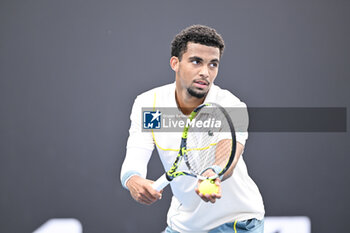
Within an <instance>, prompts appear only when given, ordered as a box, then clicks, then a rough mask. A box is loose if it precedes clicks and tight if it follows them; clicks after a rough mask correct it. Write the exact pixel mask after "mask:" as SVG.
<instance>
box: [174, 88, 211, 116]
mask: <svg viewBox="0 0 350 233" xmlns="http://www.w3.org/2000/svg"><path fill="white" fill-rule="evenodd" d="M175 99H176V103H177V106H178V108H179V109H180V110H181V112H182V113H183V114H185V115H189V114H190V113H191V112H192V111H193V110H194V109H195V108H196V107H198V106H199V105H201V104H202V103H203V102H204V99H205V97H203V98H200V99H198V98H196V97H193V96H191V95H190V94H189V93H187V90H186V92H183V93H181V92H180V91H178V90H177V89H176V90H175Z"/></svg>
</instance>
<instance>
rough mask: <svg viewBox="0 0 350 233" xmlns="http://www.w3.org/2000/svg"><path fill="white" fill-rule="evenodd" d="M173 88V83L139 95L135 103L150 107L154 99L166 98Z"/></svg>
mask: <svg viewBox="0 0 350 233" xmlns="http://www.w3.org/2000/svg"><path fill="white" fill-rule="evenodd" d="M174 88H175V84H174V83H170V84H166V85H163V86H160V87H155V88H153V89H151V90H148V91H146V92H143V93H141V94H139V95H138V96H137V97H136V99H135V102H139V103H140V104H142V105H149V106H152V104H153V102H154V101H155V99H156V98H157V99H159V98H164V97H166V96H167V95H169V93H170V92H171V90H173V89H174Z"/></svg>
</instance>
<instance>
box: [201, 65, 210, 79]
mask: <svg viewBox="0 0 350 233" xmlns="http://www.w3.org/2000/svg"><path fill="white" fill-rule="evenodd" d="M199 75H200V76H201V77H202V78H208V77H209V69H208V67H207V66H202V68H201V70H200V72H199Z"/></svg>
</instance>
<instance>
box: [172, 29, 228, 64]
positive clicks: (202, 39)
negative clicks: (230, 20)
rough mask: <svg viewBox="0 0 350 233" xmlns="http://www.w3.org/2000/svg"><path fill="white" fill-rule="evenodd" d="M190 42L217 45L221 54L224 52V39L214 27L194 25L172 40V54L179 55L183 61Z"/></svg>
mask: <svg viewBox="0 0 350 233" xmlns="http://www.w3.org/2000/svg"><path fill="white" fill-rule="evenodd" d="M188 42H193V43H198V44H202V45H207V46H213V47H217V48H219V50H220V56H221V55H222V54H223V52H224V47H225V43H224V40H223V39H222V37H221V35H220V34H218V33H217V32H216V30H215V29H214V28H210V27H208V26H205V25H192V26H189V27H187V28H185V29H183V30H182V31H181V32H180V33H179V34H177V35H176V36H175V38H174V39H173V41H172V42H171V56H175V57H178V58H179V60H180V61H181V58H182V55H183V54H184V53H185V52H186V51H187V43H188Z"/></svg>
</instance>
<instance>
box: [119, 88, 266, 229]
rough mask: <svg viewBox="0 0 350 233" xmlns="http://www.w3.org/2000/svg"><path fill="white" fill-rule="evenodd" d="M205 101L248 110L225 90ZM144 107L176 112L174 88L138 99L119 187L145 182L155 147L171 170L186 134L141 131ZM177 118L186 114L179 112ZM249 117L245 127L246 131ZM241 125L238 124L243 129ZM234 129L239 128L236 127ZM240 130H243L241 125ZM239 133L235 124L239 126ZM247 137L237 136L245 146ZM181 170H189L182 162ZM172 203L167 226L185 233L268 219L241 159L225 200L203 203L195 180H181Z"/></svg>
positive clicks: (177, 181) (212, 90)
mask: <svg viewBox="0 0 350 233" xmlns="http://www.w3.org/2000/svg"><path fill="white" fill-rule="evenodd" d="M205 102H213V103H218V104H220V105H221V106H223V107H237V108H246V105H245V104H244V103H243V102H241V101H240V100H239V99H238V98H237V97H235V96H234V95H233V94H232V93H230V92H229V91H227V90H223V89H221V88H219V87H218V86H215V85H214V84H213V85H212V87H211V88H210V91H209V93H208V95H207V96H206V99H205ZM143 107H148V108H150V107H153V108H155V109H156V108H162V107H173V108H174V109H176V108H177V104H176V100H175V83H172V84H168V85H165V86H161V87H158V88H154V89H152V90H150V91H147V92H145V93H143V94H141V95H139V96H138V97H137V98H136V100H135V102H134V105H133V108H132V113H131V115H130V119H131V126H130V130H129V133H130V135H129V138H128V142H127V152H126V157H125V160H124V163H123V166H122V169H121V176H120V177H121V182H122V185H123V186H124V187H125V188H126V186H125V184H126V182H127V181H128V179H129V178H130V177H131V176H133V175H140V176H141V177H144V178H146V175H147V164H148V161H149V159H150V157H151V154H152V151H153V149H154V146H156V148H157V151H158V154H159V157H160V159H161V162H162V164H163V167H164V169H165V171H167V170H169V169H170V167H171V166H172V164H173V162H174V160H175V158H176V156H177V153H178V149H179V146H180V141H181V135H182V132H171V133H170V132H157V131H154V132H153V133H152V132H143V131H142V128H143V125H142V108H143ZM178 113H179V114H182V113H181V112H180V110H179V112H178ZM247 119H248V116H246V118H245V120H244V119H243V122H241V123H242V124H243V125H246V127H247V123H248V121H247ZM239 123H240V122H238V123H237V124H239ZM234 124H236V123H235V122H234ZM240 127H242V126H240ZM235 128H236V125H235ZM247 138H248V133H247V132H246V131H242V130H240V131H239V132H236V140H237V142H240V143H241V144H242V145H245V142H246V139H247ZM178 170H187V169H186V165H185V164H184V163H180V166H179V169H178ZM170 185H171V189H172V192H173V198H172V201H171V205H170V208H169V211H168V217H167V223H168V225H169V226H170V227H171V228H172V229H174V230H176V231H179V232H182V233H187V232H188V233H189V232H191V233H194V232H195V233H204V232H208V231H209V230H210V229H212V228H215V227H217V226H219V225H221V224H224V223H226V222H232V221H234V220H238V221H242V220H246V219H251V218H256V219H259V220H261V219H262V218H263V217H264V205H263V201H262V197H261V194H260V192H259V190H258V188H257V186H256V184H255V183H254V181H253V180H252V179H251V178H250V177H249V175H248V172H247V168H246V165H245V162H244V160H243V157H242V156H241V157H240V159H239V161H238V163H237V165H236V167H235V169H234V173H233V175H232V176H231V177H230V178H228V179H226V180H225V181H223V182H222V184H221V188H222V198H221V199H218V200H217V201H216V203H215V204H212V203H206V202H204V201H202V200H201V199H200V197H199V196H198V195H197V194H196V193H195V191H194V189H195V187H196V185H197V180H196V179H194V178H193V177H188V176H179V177H177V178H176V179H174V180H173V181H172V182H171V183H170Z"/></svg>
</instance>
